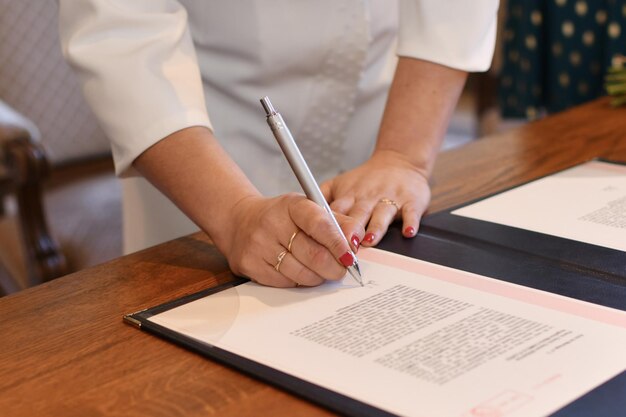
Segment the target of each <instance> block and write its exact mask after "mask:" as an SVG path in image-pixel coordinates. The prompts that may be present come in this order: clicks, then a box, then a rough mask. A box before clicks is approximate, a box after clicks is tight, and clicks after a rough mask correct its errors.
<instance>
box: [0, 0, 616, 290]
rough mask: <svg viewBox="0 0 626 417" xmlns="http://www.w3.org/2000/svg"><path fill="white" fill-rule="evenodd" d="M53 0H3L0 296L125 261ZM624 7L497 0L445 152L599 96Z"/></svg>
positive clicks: (99, 139)
mask: <svg viewBox="0 0 626 417" xmlns="http://www.w3.org/2000/svg"><path fill="white" fill-rule="evenodd" d="M57 29H58V28H57V5H56V2H54V1H42V0H19V1H18V0H0V296H1V295H4V294H8V293H12V292H16V291H19V290H21V289H23V288H26V287H28V286H32V285H36V284H39V283H42V282H45V281H47V280H50V279H53V278H55V277H57V276H60V275H65V274H68V273H71V272H73V271H77V270H80V269H83V268H87V267H89V266H92V265H95V264H98V263H101V262H105V261H107V260H110V259H113V258H115V257H118V256H120V255H121V254H122V219H121V191H120V186H119V183H118V181H117V179H116V178H115V176H114V174H113V163H112V160H111V156H110V150H109V145H108V142H107V140H106V137H105V136H104V134H103V132H102V131H101V130H100V128H99V127H98V124H97V122H96V121H95V119H94V117H93V115H92V114H91V112H90V110H89V108H88V107H87V105H86V104H85V102H84V101H83V98H82V96H81V93H80V89H79V86H78V83H77V80H76V79H75V77H74V75H73V74H72V72H71V70H70V69H69V67H68V66H67V64H66V63H65V62H64V60H63V58H62V56H61V51H60V46H59V39H58V33H57V32H58V30H57ZM625 53H626V0H542V1H539V0H535V1H533V0H527V1H521V0H504V1H501V4H500V13H499V29H498V39H497V46H496V53H495V56H494V61H493V65H492V68H491V70H490V71H489V72H487V73H483V74H472V75H471V76H470V78H469V80H468V83H467V86H466V88H465V91H464V93H463V95H462V97H461V99H460V101H459V104H458V106H457V109H456V112H455V115H454V117H453V120H452V123H451V125H450V128H449V131H448V134H447V136H446V140H445V143H444V145H443V149H442V150H447V149H450V148H453V147H456V146H462V145H463V144H466V143H468V142H471V141H473V140H480V139H479V138H481V137H484V136H487V135H490V134H492V133H494V132H498V131H502V130H505V129H510V128H514V127H516V126H518V125H520V124H523V123H527V122H529V121H532V120H534V119H537V118H541V117H544V116H546V115H548V114H551V113H554V112H558V111H561V110H564V109H566V108H568V107H571V106H574V105H577V104H580V103H584V102H586V101H589V100H592V99H594V98H597V97H599V96H602V95H604V94H605V90H604V78H605V74H606V73H607V71H608V69H609V67H610V66H611V65H612V64H613V63H614V62H615V61H616V59H618V58H617V57H619V56H621V55H624V54H625Z"/></svg>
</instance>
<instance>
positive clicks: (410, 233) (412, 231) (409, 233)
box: [404, 226, 415, 236]
mask: <svg viewBox="0 0 626 417" xmlns="http://www.w3.org/2000/svg"><path fill="white" fill-rule="evenodd" d="M414 234H415V228H414V227H413V226H409V227H407V228H406V229H404V235H405V236H413V235H414Z"/></svg>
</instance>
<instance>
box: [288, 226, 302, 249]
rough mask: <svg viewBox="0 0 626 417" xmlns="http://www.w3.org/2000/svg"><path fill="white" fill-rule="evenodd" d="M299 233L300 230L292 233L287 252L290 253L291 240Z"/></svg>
mask: <svg viewBox="0 0 626 417" xmlns="http://www.w3.org/2000/svg"><path fill="white" fill-rule="evenodd" d="M299 231H300V229H298V230H296V231H295V232H293V235H291V238H289V244H288V245H287V252H291V245H292V244H293V240H294V239H295V238H296V235H297V234H298V232H299Z"/></svg>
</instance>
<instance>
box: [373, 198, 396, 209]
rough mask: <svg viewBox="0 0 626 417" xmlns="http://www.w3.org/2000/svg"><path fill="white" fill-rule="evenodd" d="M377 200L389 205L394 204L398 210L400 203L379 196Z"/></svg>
mask: <svg viewBox="0 0 626 417" xmlns="http://www.w3.org/2000/svg"><path fill="white" fill-rule="evenodd" d="M378 202H379V203H383V204H388V205H390V206H395V207H396V209H397V210H398V211H400V205H399V204H398V203H396V202H395V201H393V200H391V199H389V198H381V199H380V200H378Z"/></svg>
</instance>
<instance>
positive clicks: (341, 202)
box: [329, 197, 354, 214]
mask: <svg viewBox="0 0 626 417" xmlns="http://www.w3.org/2000/svg"><path fill="white" fill-rule="evenodd" d="M353 205H354V197H342V198H338V199H337V200H334V201H332V202H331V203H330V204H329V206H330V208H331V210H332V211H334V212H336V213H341V214H348V212H349V211H350V209H351V208H352V206H353Z"/></svg>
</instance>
